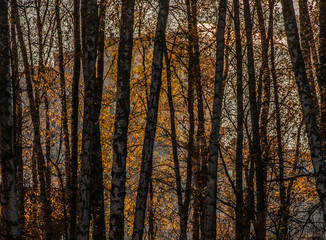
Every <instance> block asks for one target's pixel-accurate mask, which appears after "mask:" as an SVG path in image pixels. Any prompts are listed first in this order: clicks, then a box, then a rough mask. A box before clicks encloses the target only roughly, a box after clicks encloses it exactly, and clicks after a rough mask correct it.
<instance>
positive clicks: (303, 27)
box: [299, 0, 319, 118]
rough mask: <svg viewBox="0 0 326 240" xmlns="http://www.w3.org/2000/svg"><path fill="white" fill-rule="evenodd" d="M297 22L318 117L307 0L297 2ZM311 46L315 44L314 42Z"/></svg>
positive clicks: (311, 35)
mask: <svg viewBox="0 0 326 240" xmlns="http://www.w3.org/2000/svg"><path fill="white" fill-rule="evenodd" d="M299 20H300V40H301V41H300V42H301V49H302V55H303V59H304V62H305V65H306V70H307V77H308V80H309V86H310V89H311V94H312V96H313V101H314V106H315V111H316V115H317V116H319V104H318V99H317V93H316V86H315V81H314V78H315V76H314V71H313V68H312V61H311V53H312V49H313V47H311V44H312V41H311V38H312V39H314V38H313V34H312V29H311V23H310V16H309V10H308V5H307V0H300V1H299ZM313 44H315V43H314V41H313ZM317 118H318V117H317Z"/></svg>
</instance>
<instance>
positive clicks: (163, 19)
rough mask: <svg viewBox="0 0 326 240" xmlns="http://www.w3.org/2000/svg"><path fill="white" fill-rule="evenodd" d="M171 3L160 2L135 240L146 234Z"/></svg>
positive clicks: (137, 201) (138, 192)
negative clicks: (148, 197)
mask: <svg viewBox="0 0 326 240" xmlns="http://www.w3.org/2000/svg"><path fill="white" fill-rule="evenodd" d="M169 2H170V1H169V0H160V4H159V13H158V19H157V26H156V33H155V41H154V51H153V62H152V82H151V87H150V93H149V100H148V107H147V109H148V112H147V117H146V119H147V120H146V127H145V138H144V144H143V152H142V164H141V170H140V179H139V185H138V191H137V200H136V212H135V219H134V229H133V233H132V239H133V240H141V239H142V237H143V232H144V222H145V213H146V203H147V194H148V185H149V181H150V178H151V173H152V165H153V148H154V141H155V133H156V125H157V114H158V106H159V98H160V90H161V78H162V69H163V53H164V47H165V29H166V23H167V19H168V14H169Z"/></svg>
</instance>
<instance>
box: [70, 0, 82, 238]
mask: <svg viewBox="0 0 326 240" xmlns="http://www.w3.org/2000/svg"><path fill="white" fill-rule="evenodd" d="M79 10H80V1H79V0H74V13H73V15H74V68H73V82H72V114H71V163H70V174H69V175H70V183H69V186H68V187H69V231H68V239H69V240H74V239H76V219H77V205H76V204H77V181H78V180H77V169H78V108H79V96H78V94H79V78H80V57H81V48H80V14H79Z"/></svg>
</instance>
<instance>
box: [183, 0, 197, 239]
mask: <svg viewBox="0 0 326 240" xmlns="http://www.w3.org/2000/svg"><path fill="white" fill-rule="evenodd" d="M191 5H192V0H187V1H186V7H187V20H188V29H187V30H188V46H187V48H188V55H189V60H188V89H187V91H188V92H187V105H188V108H187V110H188V114H189V130H188V146H187V150H188V156H187V162H188V165H189V167H191V168H192V169H191V178H192V174H193V175H194V185H195V186H194V188H195V191H194V203H193V219H192V238H193V239H194V240H198V239H199V231H200V225H199V217H200V209H199V207H200V202H199V177H200V163H199V156H198V154H197V149H196V146H195V139H194V135H195V113H194V81H195V70H194V64H195V62H194V61H195V60H194V40H193V38H194V30H193V29H194V16H193V12H192V6H191ZM187 167H188V166H187Z"/></svg>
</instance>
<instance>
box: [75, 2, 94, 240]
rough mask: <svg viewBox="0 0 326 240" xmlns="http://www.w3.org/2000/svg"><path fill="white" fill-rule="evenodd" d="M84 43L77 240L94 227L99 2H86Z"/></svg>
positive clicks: (83, 21)
mask: <svg viewBox="0 0 326 240" xmlns="http://www.w3.org/2000/svg"><path fill="white" fill-rule="evenodd" d="M81 4H82V5H81V6H82V8H81V10H82V11H81V13H82V44H83V74H84V119H83V138H82V152H81V173H80V183H79V208H78V210H79V223H78V234H77V239H79V240H88V239H89V228H90V206H91V204H90V194H91V189H90V187H91V165H92V160H93V158H92V147H93V144H94V132H95V127H96V126H95V121H94V120H95V107H94V103H95V98H96V86H95V85H96V69H95V63H96V51H97V48H96V45H97V43H96V35H97V1H96V0H83V1H82V2H81Z"/></svg>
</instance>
